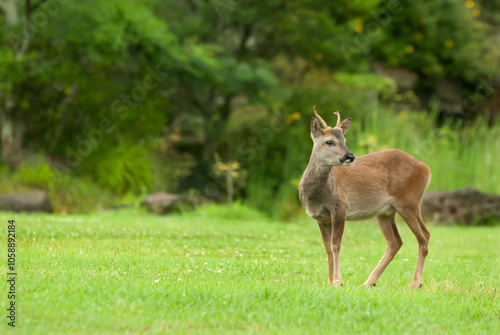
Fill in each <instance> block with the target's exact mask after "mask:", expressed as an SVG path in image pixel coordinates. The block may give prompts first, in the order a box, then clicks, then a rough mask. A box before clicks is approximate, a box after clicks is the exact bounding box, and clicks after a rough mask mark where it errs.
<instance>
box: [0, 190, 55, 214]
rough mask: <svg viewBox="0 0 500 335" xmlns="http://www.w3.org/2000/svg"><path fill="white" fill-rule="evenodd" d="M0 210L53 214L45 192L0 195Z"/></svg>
mask: <svg viewBox="0 0 500 335" xmlns="http://www.w3.org/2000/svg"><path fill="white" fill-rule="evenodd" d="M0 210H2V211H9V212H45V213H52V212H53V208H52V204H51V203H50V199H49V196H48V195H47V192H45V191H35V192H29V193H16V194H0Z"/></svg>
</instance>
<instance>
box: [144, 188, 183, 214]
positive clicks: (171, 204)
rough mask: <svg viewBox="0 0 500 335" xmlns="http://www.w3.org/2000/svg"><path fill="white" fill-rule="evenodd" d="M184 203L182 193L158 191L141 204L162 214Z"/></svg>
mask: <svg viewBox="0 0 500 335" xmlns="http://www.w3.org/2000/svg"><path fill="white" fill-rule="evenodd" d="M183 203H185V200H184V198H183V197H182V196H180V195H176V194H169V193H165V192H157V193H154V194H151V195H150V196H148V197H147V198H145V199H144V200H143V201H142V202H141V206H142V207H144V208H146V209H147V210H148V211H151V212H153V213H156V214H158V215H162V214H166V213H169V212H172V211H174V210H175V209H177V208H178V206H179V205H181V204H183Z"/></svg>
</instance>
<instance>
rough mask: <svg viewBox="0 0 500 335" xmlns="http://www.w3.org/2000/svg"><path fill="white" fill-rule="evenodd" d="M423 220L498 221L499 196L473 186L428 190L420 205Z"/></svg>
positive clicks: (445, 221)
mask: <svg viewBox="0 0 500 335" xmlns="http://www.w3.org/2000/svg"><path fill="white" fill-rule="evenodd" d="M420 209H421V212H422V217H423V218H424V221H433V222H435V223H446V224H449V223H459V224H466V225H484V224H489V223H492V222H494V221H498V222H500V196H499V195H495V194H486V193H482V192H480V191H478V190H476V189H473V188H464V189H462V190H457V191H451V192H428V193H425V194H424V197H423V199H422V204H421V206H420Z"/></svg>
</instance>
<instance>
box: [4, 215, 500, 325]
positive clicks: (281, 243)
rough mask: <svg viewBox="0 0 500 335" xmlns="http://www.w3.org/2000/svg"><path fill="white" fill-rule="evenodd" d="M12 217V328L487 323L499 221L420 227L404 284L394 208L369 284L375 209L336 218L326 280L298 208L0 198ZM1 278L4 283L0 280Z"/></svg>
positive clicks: (318, 244) (407, 236) (405, 263)
mask: <svg viewBox="0 0 500 335" xmlns="http://www.w3.org/2000/svg"><path fill="white" fill-rule="evenodd" d="M222 211H225V209H221V212H222ZM214 212H215V211H214ZM12 218H15V220H16V229H17V230H16V233H17V234H16V236H17V243H18V245H19V254H18V259H17V260H18V262H19V263H18V267H19V269H22V276H21V275H19V279H21V280H19V281H18V282H17V285H19V286H18V287H16V288H18V289H19V297H18V296H17V295H16V306H17V303H18V301H20V302H22V308H20V309H19V310H18V309H17V308H16V311H18V314H17V316H18V317H19V318H18V319H17V320H16V321H19V324H18V323H17V322H16V332H18V333H20V334H31V335H37V334H47V333H53V334H99V333H106V334H127V333H144V332H147V333H151V334H164V333H174V334H183V333H186V332H195V333H197V334H214V333H217V334H218V333H222V334H224V333H230V334H232V333H238V334H240V333H259V334H261V333H263V334H277V333H284V334H311V333H314V334H331V333H332V330H334V331H335V333H336V334H382V333H383V334H401V333H402V332H403V333H409V334H418V333H422V334H434V333H436V334H441V333H444V334H498V333H499V332H500V324H499V322H498V310H499V307H500V306H499V301H498V287H499V286H500V279H499V276H498V268H499V267H500V264H499V259H498V244H499V243H500V241H499V236H500V231H499V230H500V227H488V228H484V227H474V228H470V227H457V226H455V227H429V230H430V232H431V234H432V238H431V244H430V246H429V255H428V256H427V260H426V264H425V271H424V278H423V281H424V286H423V287H422V288H421V289H420V290H411V289H410V288H409V286H410V283H411V281H412V277H413V272H414V270H415V266H416V262H417V260H416V255H417V252H418V247H417V241H416V240H415V237H414V236H413V234H412V233H411V231H410V230H409V229H408V228H407V227H406V225H404V224H402V223H401V222H399V223H398V228H399V231H400V234H401V237H402V239H403V241H404V244H403V247H402V248H401V250H400V251H399V252H398V254H397V255H396V257H395V258H394V260H393V261H392V262H391V264H390V265H389V266H388V268H387V269H386V270H385V272H384V274H383V275H382V277H381V278H380V280H379V282H378V283H377V287H376V288H366V287H364V286H362V284H363V282H364V281H365V280H366V278H367V277H368V276H369V274H370V272H371V271H372V270H373V268H374V267H375V266H376V265H377V263H378V261H379V260H380V257H381V256H382V255H383V254H384V251H385V248H386V241H385V239H384V238H383V235H382V234H381V232H380V229H379V228H378V226H377V224H376V223H375V221H374V220H371V221H370V222H366V223H364V222H358V223H352V224H348V225H347V226H346V230H345V235H344V239H343V243H342V251H341V267H342V275H343V279H344V287H342V288H335V287H329V286H327V285H326V281H327V277H328V269H327V262H326V260H325V259H326V253H325V250H324V247H323V243H322V240H321V235H320V232H319V229H318V227H317V225H316V224H315V223H313V222H312V220H310V219H304V218H302V219H301V220H300V221H299V223H298V224H286V223H282V222H272V223H269V222H267V221H266V220H264V221H261V219H260V216H259V215H257V216H255V217H251V216H250V217H248V218H247V219H240V220H227V219H221V218H218V217H210V218H208V217H203V216H198V215H191V214H189V215H184V216H174V217H168V218H158V217H156V216H144V215H140V214H139V213H138V212H137V210H135V209H132V210H130V209H127V210H123V211H113V212H111V213H104V214H101V215H85V216H82V215H64V216H62V215H45V214H40V215H26V214H16V215H14V216H13V213H1V212H0V220H1V222H7V220H8V219H12ZM6 243H7V241H6V239H5V238H3V239H1V240H0V248H1V249H2V250H6V249H7V244H6ZM464 246H467V247H464ZM55 283H57V284H55ZM0 290H1V291H2V292H8V283H7V282H6V281H5V280H3V281H2V284H0ZM16 291H17V290H16ZM3 301H4V302H3V304H4V305H3V307H4V308H5V303H6V302H8V300H7V298H6V297H5V298H3ZM65 315H71V317H63V316H65ZM7 328H10V327H9V326H8V325H7V322H2V323H0V332H1V333H3V334H7V333H8V332H9V331H10V330H9V329H7Z"/></svg>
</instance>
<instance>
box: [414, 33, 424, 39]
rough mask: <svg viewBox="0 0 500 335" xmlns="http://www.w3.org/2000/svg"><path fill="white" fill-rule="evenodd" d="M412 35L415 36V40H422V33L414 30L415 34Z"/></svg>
mask: <svg viewBox="0 0 500 335" xmlns="http://www.w3.org/2000/svg"><path fill="white" fill-rule="evenodd" d="M413 37H415V39H416V40H417V41H421V40H423V38H424V34H422V33H421V32H420V31H418V32H416V33H415V34H413Z"/></svg>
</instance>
